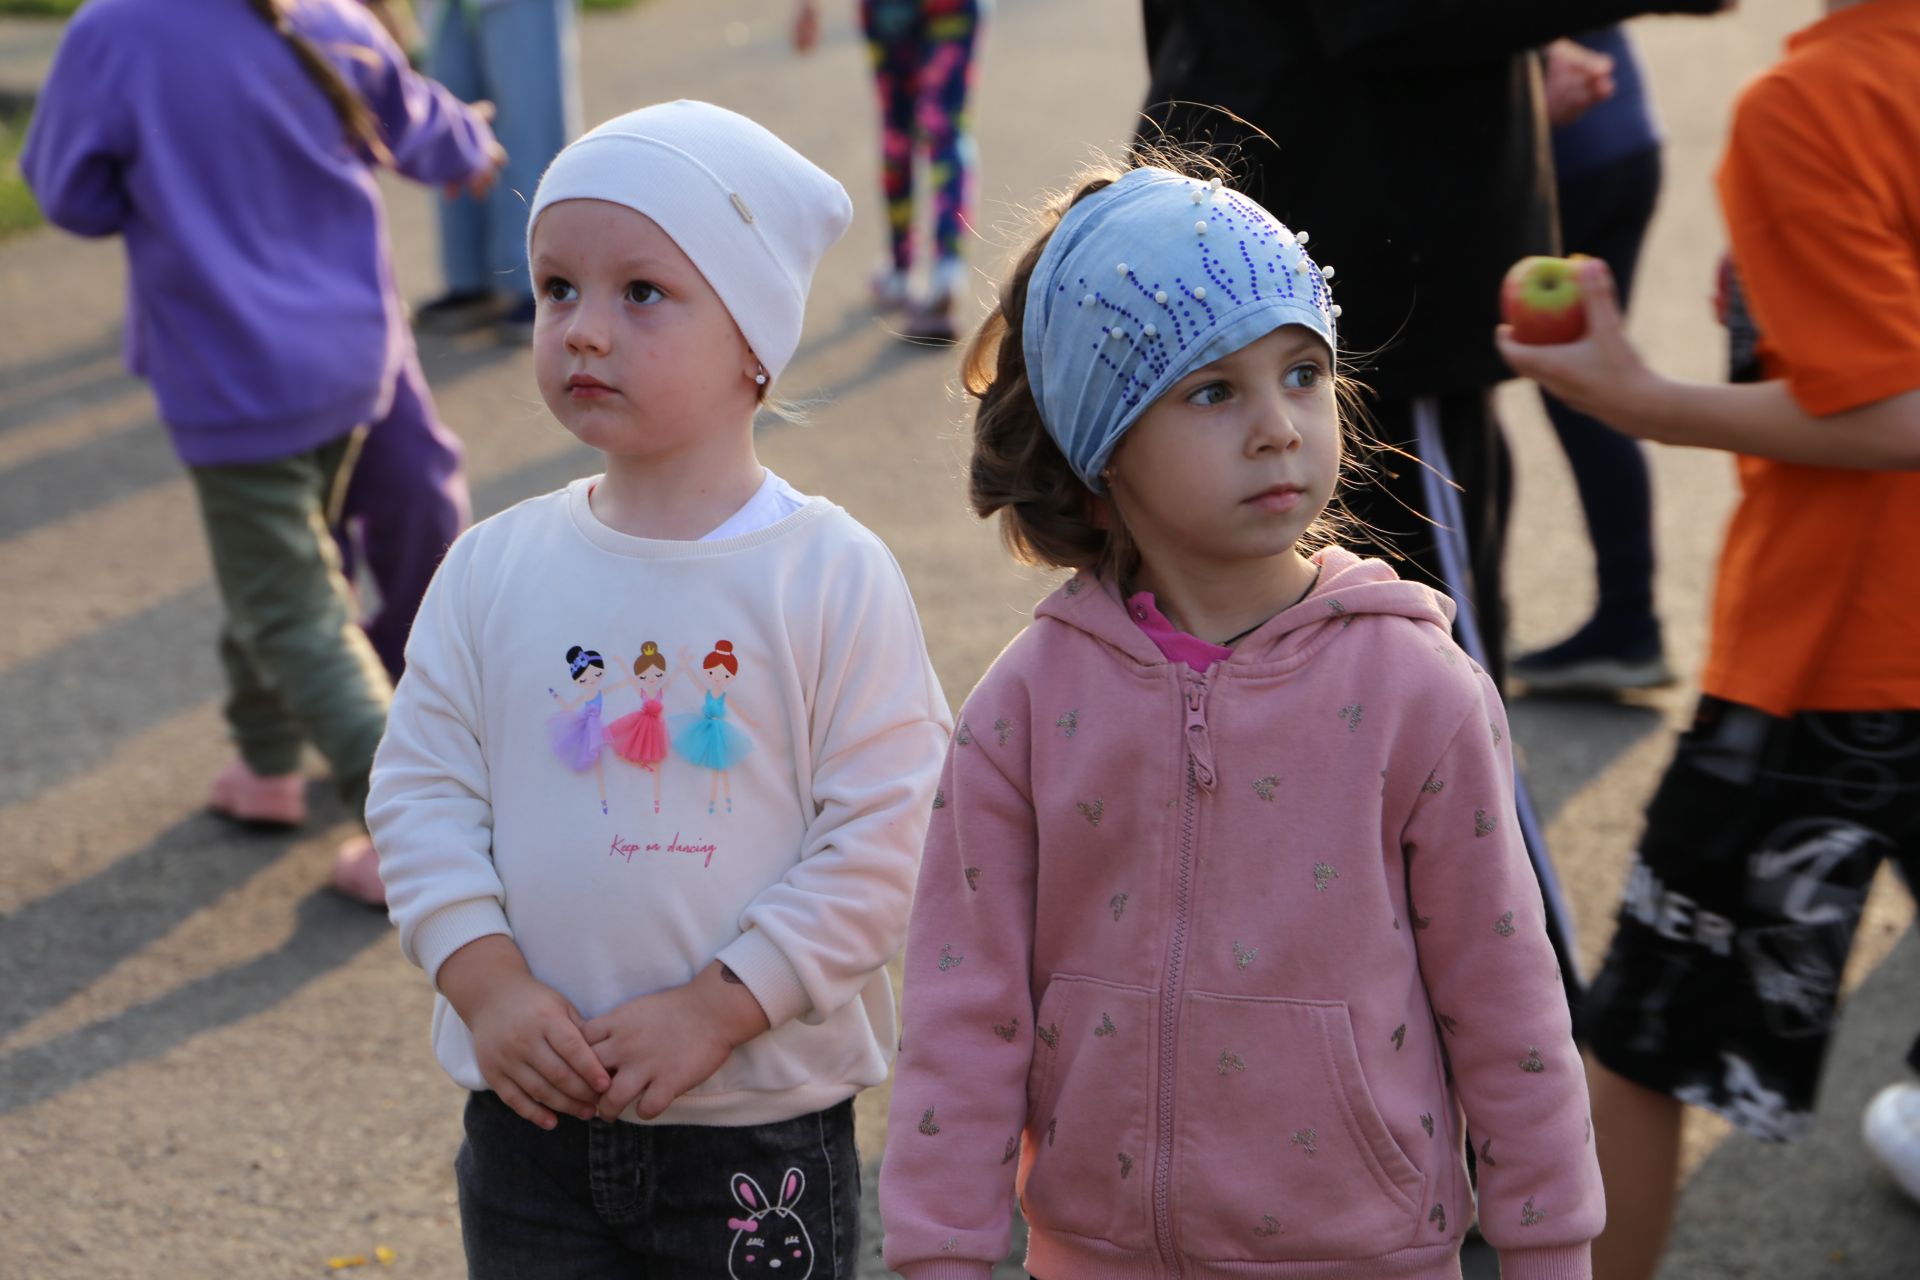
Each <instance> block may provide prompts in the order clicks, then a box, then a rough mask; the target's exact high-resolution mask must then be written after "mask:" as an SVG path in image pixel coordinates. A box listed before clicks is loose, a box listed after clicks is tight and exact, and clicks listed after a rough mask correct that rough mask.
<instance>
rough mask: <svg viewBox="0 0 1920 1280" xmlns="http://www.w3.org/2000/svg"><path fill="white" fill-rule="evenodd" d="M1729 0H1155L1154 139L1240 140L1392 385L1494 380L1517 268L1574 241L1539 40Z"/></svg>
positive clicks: (1702, 9) (1245, 160) (1248, 164)
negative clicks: (1302, 232)
mask: <svg viewBox="0 0 1920 1280" xmlns="http://www.w3.org/2000/svg"><path fill="white" fill-rule="evenodd" d="M1720 4H1721V0H1551V2H1549V0H1146V2H1145V6H1144V7H1145V11H1146V25H1147V44H1148V48H1147V54H1148V58H1149V60H1150V62H1151V67H1152V82H1151V86H1150V88H1149V89H1148V92H1147V116H1148V118H1149V120H1150V121H1151V124H1150V125H1148V126H1147V127H1146V128H1145V129H1144V130H1143V133H1142V139H1143V140H1144V141H1149V142H1150V141H1152V140H1154V138H1155V137H1156V136H1158V135H1157V132H1156V131H1157V130H1164V131H1165V134H1166V136H1167V137H1169V138H1171V139H1172V140H1174V141H1178V142H1184V143H1209V142H1210V143H1214V144H1219V145H1224V146H1226V147H1228V148H1233V147H1238V148H1240V150H1239V152H1238V156H1237V161H1236V163H1235V169H1236V172H1238V173H1239V174H1241V175H1243V176H1242V177H1241V178H1240V180H1239V181H1238V182H1236V184H1235V185H1238V186H1241V187H1242V188H1243V189H1244V190H1245V191H1246V192H1247V193H1248V194H1249V195H1251V196H1253V197H1254V198H1255V199H1256V200H1259V201H1260V202H1261V203H1262V204H1264V205H1266V207H1267V208H1269V209H1271V210H1272V211H1273V213H1274V214H1275V215H1276V216H1277V217H1279V218H1280V220H1281V221H1283V222H1285V223H1286V224H1287V225H1288V226H1290V227H1293V228H1294V229H1295V230H1299V229H1302V228H1304V229H1306V230H1308V231H1310V232H1312V233H1313V254H1314V257H1315V258H1316V259H1318V260H1319V261H1321V262H1328V263H1332V264H1334V265H1336V266H1337V267H1338V268H1339V274H1338V276H1337V277H1336V282H1335V286H1334V294H1335V297H1336V298H1337V300H1338V301H1339V302H1340V304H1341V309H1342V316H1341V320H1340V325H1341V331H1340V341H1341V346H1342V348H1343V350H1344V352H1345V354H1347V355H1349V356H1354V357H1361V358H1363V363H1362V370H1361V373H1362V376H1363V377H1364V378H1365V380H1366V381H1368V382H1369V383H1370V384H1372V385H1373V386H1374V387H1375V388H1376V389H1377V390H1379V391H1380V392H1381V393H1382V394H1385V395H1393V396H1410V395H1427V394H1441V393H1445V392H1452V391H1466V390H1471V389H1474V388H1478V387H1487V386H1491V385H1493V384H1494V383H1496V382H1499V381H1500V380H1501V379H1503V378H1506V377H1508V376H1509V374H1508V371H1507V369H1506V366H1505V365H1504V364H1502V363H1501V361H1500V358H1499V356H1498V354H1497V353H1496V352H1495V350H1494V346H1493V327H1494V325H1495V324H1496V323H1497V322H1498V318H1499V317H1498V297H1499V287H1500V278H1501V276H1502V275H1504V274H1505V273H1506V270H1507V268H1508V267H1509V266H1511V265H1512V264H1513V262H1514V261H1515V260H1516V259H1518V258H1520V257H1523V256H1525V255H1527V254H1530V253H1553V252H1557V251H1558V235H1557V232H1556V227H1555V222H1556V216H1555V209H1554V204H1553V170H1552V161H1551V159H1550V155H1549V152H1548V141H1547V122H1546V113H1545V111H1544V109H1543V106H1542V102H1541V95H1540V83H1539V70H1538V66H1537V60H1536V59H1535V57H1534V56H1533V53H1532V51H1533V50H1534V49H1536V48H1538V47H1539V46H1541V45H1544V44H1546V43H1548V42H1549V41H1551V40H1553V39H1554V38H1556V37H1558V36H1562V35H1567V34H1570V33H1573V32H1577V31H1583V30H1587V29H1590V28H1592V27H1596V26H1601V25H1604V24H1606V23H1609V22H1615V21H1618V20H1621V19H1624V18H1628V17H1631V16H1633V15H1634V14H1637V13H1645V12H1688V13H1709V12H1713V11H1715V10H1717V9H1718V8H1719V7H1720ZM1226 113H1231V115H1229V114H1226ZM1235 116H1237V117H1239V120H1236V119H1234V118H1233V117H1235ZM1261 133H1265V134H1266V135H1268V136H1269V137H1270V139H1271V141H1268V140H1267V139H1265V138H1262V137H1261V136H1260V135H1261ZM1227 158H1229V159H1235V157H1234V156H1232V155H1229V156H1228V157H1227Z"/></svg>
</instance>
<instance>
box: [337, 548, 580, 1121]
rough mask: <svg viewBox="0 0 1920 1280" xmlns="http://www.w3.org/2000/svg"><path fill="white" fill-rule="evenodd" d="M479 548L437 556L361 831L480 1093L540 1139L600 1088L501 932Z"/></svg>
mask: <svg viewBox="0 0 1920 1280" xmlns="http://www.w3.org/2000/svg"><path fill="white" fill-rule="evenodd" d="M477 541H478V536H477V535H476V534H472V533H469V534H468V535H466V536H465V537H462V538H461V539H459V540H458V541H456V542H455V543H454V544H453V547H452V548H451V549H450V550H449V551H448V552H447V557H446V559H445V561H443V562H442V564H441V566H440V569H439V571H438V572H437V573H435V574H434V577H433V582H432V583H431V584H430V585H429V586H428V588H427V594H426V597H425V599H423V600H422V601H421V604H420V612H419V614H418V616H417V617H416V618H415V619H414V624H413V631H412V633H411V634H410V635H409V636H408V637H407V671H406V674H405V675H404V676H402V677H401V678H400V684H399V686H398V687H397V688H396V689H395V690H394V695H393V704H392V706H391V707H390V708H389V709H388V712H387V732H386V735H385V736H384V737H383V738H382V739H381V740H380V749H379V751H378V752H377V753H376V754H375V756H374V761H373V777H372V784H371V790H370V793H369V795H368V797H367V828H368V830H369V831H370V832H371V833H372V836H373V844H374V848H375V849H377V850H378V851H379V857H380V878H381V880H382V881H383V882H384V883H385V884H386V887H387V913H388V915H389V916H391V917H392V919H393V922H394V923H395V924H396V925H398V926H399V929H400V950H401V953H402V954H404V955H405V956H406V957H407V959H409V960H411V961H413V962H414V963H415V964H417V965H419V966H420V967H421V968H422V969H424V970H425V971H426V973H427V976H428V977H429V978H430V979H431V980H432V981H433V983H434V986H435V987H436V988H437V989H438V990H439V992H440V993H441V994H442V995H444V996H445V997H446V998H447V1001H448V1003H449V1004H451V1005H452V1006H453V1008H454V1012H455V1013H457V1014H459V1016H460V1020H461V1021H462V1022H463V1023H465V1024H466V1026H467V1029H468V1030H469V1031H470V1032H472V1034H473V1041H474V1056H475V1059H476V1061H477V1062H478V1063H479V1066H480V1073H481V1075H482V1076H483V1077H484V1078H485V1079H486V1082H487V1084H488V1086H489V1087H491V1088H492V1089H493V1090H494V1091H495V1092H496V1093H498V1094H499V1095H500V1098H501V1101H503V1102H505V1103H506V1104H507V1105H508V1106H510V1107H512V1108H513V1109H514V1111H516V1112H518V1113H519V1114H520V1115H521V1116H523V1117H525V1118H526V1119H527V1120H529V1121H531V1122H532V1123H534V1124H537V1125H540V1126H541V1127H543V1128H549V1129H550V1128H552V1127H553V1125H554V1116H553V1113H554V1112H555V1111H564V1112H566V1113H567V1114H569V1115H575V1116H580V1117H582V1118H586V1117H588V1116H591V1115H592V1114H593V1106H594V1103H595V1102H596V1101H597V1099H598V1095H599V1093H600V1091H601V1090H603V1089H605V1088H606V1087H607V1083H608V1081H607V1078H606V1072H605V1071H604V1070H603V1069H602V1067H601V1066H600V1063H599V1062H598V1060H597V1059H596V1058H595V1057H594V1054H593V1051H592V1049H591V1048H589V1047H588V1045H587V1041H586V1038H585V1036H583V1035H582V1034H581V1032H580V1027H581V1025H582V1023H583V1019H582V1018H581V1017H580V1014H579V1012H578V1011H577V1010H575V1009H574V1008H573V1006H572V1005H570V1004H568V1003H567V1001H566V999H565V998H564V997H563V996H561V995H560V994H559V993H558V992H557V991H554V990H553V989H552V988H551V987H548V986H547V985H546V984H544V983H542V982H540V981H539V980H538V979H536V978H535V977H534V976H533V975H532V974H531V973H530V972H529V971H528V969H527V964H526V961H525V959H524V958H523V957H522V956H521V954H520V950H519V948H518V947H517V946H516V945H515V944H514V941H513V936H512V935H513V929H512V927H511V926H510V925H509V924H508V923H507V915H506V908H505V901H506V889H505V887H504V886H503V885H502V884H501V883H500V876H499V873H498V871H497V870H496V869H495V867H494V864H493V804H492V799H491V795H492V786H491V782H490V778H489V767H488V761H487V754H486V749H485V747H484V746H483V745H482V743H481V734H482V730H481V724H482V714H481V708H482V704H483V698H482V694H481V680H480V663H479V654H478V652H477V650H476V647H475V644H474V640H473V627H472V622H471V618H470V616H469V603H470V601H471V600H472V599H473V591H472V577H473V573H474V563H473V562H474V548H475V545H476V543H477Z"/></svg>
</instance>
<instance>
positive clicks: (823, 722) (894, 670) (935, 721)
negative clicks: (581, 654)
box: [718, 533, 952, 1027]
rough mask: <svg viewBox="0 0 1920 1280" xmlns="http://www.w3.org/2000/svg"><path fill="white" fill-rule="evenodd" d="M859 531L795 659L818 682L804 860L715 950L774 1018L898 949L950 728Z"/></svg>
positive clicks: (901, 600) (826, 998) (815, 1014)
mask: <svg viewBox="0 0 1920 1280" xmlns="http://www.w3.org/2000/svg"><path fill="white" fill-rule="evenodd" d="M860 537H861V538H863V539H865V540H866V544H865V545H859V544H855V545H852V546H847V547H845V548H844V549H843V550H842V551H840V552H839V553H838V555H837V558H836V561H835V565H834V570H833V573H832V575H830V578H831V581H830V583H829V586H828V588H827V598H826V599H825V600H824V601H822V602H819V603H817V604H814V605H813V606H811V607H813V608H816V609H818V610H819V616H820V623H819V626H820V629H821V633H822V634H821V635H820V636H819V638H818V640H817V642H816V643H817V644H818V645H819V648H820V652H819V655H818V657H817V659H812V660H809V661H802V662H801V664H800V665H802V667H803V669H807V670H808V675H809V676H810V678H811V679H812V680H813V682H814V687H813V690H812V696H811V698H810V700H809V701H810V705H811V706H812V708H813V715H812V723H811V724H810V725H808V726H805V728H804V730H803V731H804V732H806V733H807V734H808V735H809V741H808V742H807V743H806V744H805V749H806V750H807V752H808V753H809V755H810V756H811V758H812V775H813V794H812V795H811V796H810V797H808V799H809V800H810V801H811V804H812V815H813V816H812V818H811V820H810V821H809V822H808V824H807V830H806V834H805V836H804V837H803V839H802V842H801V846H800V857H799V859H798V860H797V861H796V862H795V863H794V865H793V867H792V868H791V869H790V870H789V871H788V872H787V873H786V875H785V876H783V877H782V878H781V879H780V880H779V881H778V882H776V883H775V884H773V885H771V886H770V887H768V888H767V889H765V890H764V891H762V892H761V893H760V894H758V895H757V896H756V897H755V898H754V899H753V901H751V902H750V903H748V904H747V907H746V909H745V910H744V911H742V912H741V917H740V918H741V926H742V932H741V935H740V937H738V938H737V939H735V940H734V941H733V942H731V943H729V944H728V945H727V946H726V947H724V948H722V949H721V951H720V953H719V956H718V959H719V960H720V961H721V962H722V963H724V964H725V965H726V966H727V967H728V968H730V969H731V970H733V972H734V973H736V974H738V975H739V976H740V978H741V980H742V981H744V982H745V983H746V985H747V987H748V988H749V989H751V990H752V992H753V994H754V996H755V998H757V999H758V1000H759V1001H760V1004H761V1006H762V1008H764V1009H765V1010H766V1014H767V1019H768V1021H769V1022H770V1023H771V1024H772V1025H774V1026H776V1027H777V1026H779V1025H781V1024H782V1023H784V1022H787V1021H788V1020H790V1019H793V1018H805V1019H806V1020H808V1021H816V1020H818V1019H821V1018H824V1017H826V1016H827V1015H828V1014H830V1013H832V1012H833V1011H834V1010H835V1009H838V1008H839V1007H840V1006H842V1005H844V1004H846V1003H847V1002H848V1001H850V1000H853V999H855V998H856V997H858V996H859V994H860V992H861V991H862V990H863V989H864V988H865V986H866V984H867V982H868V980H869V979H870V978H871V977H872V975H873V972H874V971H875V970H876V969H879V968H881V967H882V966H883V965H885V964H886V963H887V961H888V960H890V959H892V958H893V956H894V955H895V954H897V953H898V952H899V950H900V944H901V942H902V941H903V939H904V937H905V934H906V924H907V912H908V910H909V904H910V901H911V899H912V895H913V880H914V874H915V872H916V870H917V868H918V866H919V861H920V845H921V841H922V839H923V837H924V836H925V834H926V829H927V814H928V812H929V806H930V804H931V802H932V799H933V788H934V779H935V776H936V775H937V774H938V773H939V770H940V757H941V753H942V752H943V751H944V750H945V748H946V742H947V736H948V733H949V731H950V729H951V726H952V718H951V716H950V714H949V713H948V711H947V703H946V697H945V695H944V694H942V693H941V691H940V686H939V682H938V681H937V680H936V679H935V677H934V674H933V668H932V665H931V664H930V663H929V662H928V660H927V656H926V653H927V648H926V640H925V638H924V637H923V636H922V634H921V631H920V619H919V616H918V615H917V614H916V613H915V611H914V607H913V597H912V596H911V594H910V593H909V592H908V590H907V584H906V580H905V578H904V577H902V576H901V574H900V569H899V566H898V565H897V564H895V563H894V560H893V557H892V556H891V555H890V554H888V553H887V551H886V549H885V548H884V547H882V546H880V544H879V543H878V541H877V540H874V539H872V538H871V535H867V534H864V533H862V534H861V535H860ZM735 701H737V695H736V697H735V698H730V699H729V702H730V704H731V703H733V702H735ZM729 710H730V711H731V712H734V713H735V714H737V708H735V707H733V706H731V705H730V707H729ZM743 722H744V721H743Z"/></svg>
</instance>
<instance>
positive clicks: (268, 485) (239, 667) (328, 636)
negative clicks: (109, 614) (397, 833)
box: [188, 431, 393, 817]
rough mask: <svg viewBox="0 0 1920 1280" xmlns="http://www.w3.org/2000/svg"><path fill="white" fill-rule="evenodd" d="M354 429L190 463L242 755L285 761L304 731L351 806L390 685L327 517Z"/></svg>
mask: <svg viewBox="0 0 1920 1280" xmlns="http://www.w3.org/2000/svg"><path fill="white" fill-rule="evenodd" d="M361 438H362V433H361V432H358V431H356V432H352V433H350V434H348V435H345V436H342V437H341V438H340V439H338V440H335V441H332V442H330V443H328V444H325V445H322V446H320V447H319V448H317V449H312V450H309V451H307V452H306V453H300V454H295V455H294V456H293V457H290V458H281V459H277V460H275V461H272V462H254V463H240V464H233V465H227V466H213V467H190V468H188V473H189V474H190V475H191V476H192V477H193V484H194V488H195V490H196V491H197V492H198V494H199V497H200V514H201V517H202V518H203V519H204V521H205V522H206V527H207V543H208V546H209V547H210V549H211V550H212V552H213V572H214V578H215V580H216V581H217V582H218V584H219V587H220V599H221V602H222V604H224V605H225V606H226V613H227V617H226V625H225V627H224V629H223V630H222V633H221V636H220V657H221V660H222V662H223V663H224V665H225V667H226V672H227V686H228V697H227V704H226V716H227V724H228V725H229V727H230V728H231V730H232V733H233V740H234V743H235V744H236V745H237V746H238V748H239V751H240V756H241V758H242V759H243V760H245V761H246V762H247V767H248V768H250V769H252V770H253V771H254V772H255V773H258V774H262V775H268V776H273V775H279V774H287V773H292V772H293V771H294V770H296V769H298V768H299V766H300V748H301V744H302V743H304V742H311V743H313V745H314V746H315V747H317V748H318V749H319V751H320V754H321V755H323V756H325V757H326V760H327V764H328V765H329V766H331V768H332V771H333V777H334V781H335V782H336V783H337V784H338V785H339V787H340V794H341V797H342V798H343V799H344V800H345V801H346V803H347V806H348V807H349V809H350V810H351V811H352V812H353V814H354V816H355V817H359V816H361V815H362V813H363V812H364V810H365V808H366V803H367V774H368V771H369V770H370V769H371V768H372V766H373V752H374V748H375V747H377V746H378V745H379V744H380V735H381V734H382V733H383V732H384V731H385V729H386V724H387V701H388V699H389V697H391V695H392V692H393V691H392V687H391V686H390V685H389V683H388V681H387V673H386V671H385V669H384V668H383V667H382V666H381V665H380V659H379V658H378V657H377V656H376V655H375V653H374V651H373V647H372V646H371V645H370V644H368V643H367V638H366V635H365V633H364V632H362V631H361V630H360V627H359V626H358V624H357V623H356V621H355V618H354V605H353V592H352V588H351V587H349V586H348V584H347V580H346V578H345V576H344V575H343V574H342V573H341V567H340V554H339V550H338V549H337V548H336V547H335V545H334V541H333V535H332V533H331V531H330V530H331V527H332V523H333V520H334V519H335V518H336V517H337V515H338V509H339V500H340V497H341V495H343V494H344V493H345V491H346V487H347V480H348V478H349V476H350V475H351V473H352V470H353V460H354V457H355V456H356V455H357V454H358V452H359V446H360V440H361Z"/></svg>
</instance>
